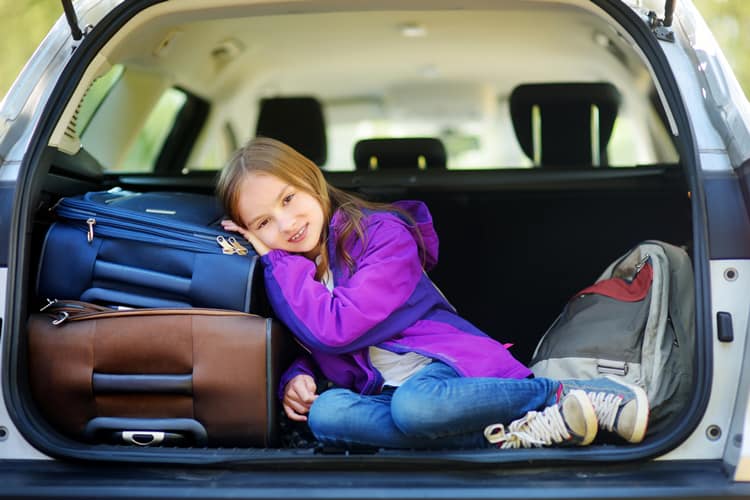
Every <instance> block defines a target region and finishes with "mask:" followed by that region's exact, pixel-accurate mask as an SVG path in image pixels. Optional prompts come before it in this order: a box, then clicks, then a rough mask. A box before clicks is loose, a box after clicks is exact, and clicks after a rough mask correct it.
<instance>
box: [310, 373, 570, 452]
mask: <svg viewBox="0 0 750 500" xmlns="http://www.w3.org/2000/svg"><path fill="white" fill-rule="evenodd" d="M559 386H560V383H559V382H557V381H553V380H550V379H545V378H534V379H520V380H518V379H503V378H467V377H461V376H459V375H458V374H457V373H456V372H455V370H453V369H452V368H451V367H449V366H448V365H446V364H444V363H440V362H437V361H433V362H432V363H430V364H429V365H427V366H425V367H424V368H422V369H421V370H420V371H418V372H417V373H416V374H415V375H414V376H412V377H411V378H410V379H409V380H407V381H406V382H405V383H404V384H403V385H402V386H400V387H396V388H394V387H386V388H384V389H383V391H382V392H381V393H380V394H374V395H361V394H357V393H355V392H352V391H350V390H348V389H340V388H335V389H330V390H328V391H326V392H324V393H322V394H321V395H320V396H318V398H317V399H316V400H315V402H314V403H313V405H312V407H311V408H310V414H309V416H308V424H309V426H310V429H311V430H312V432H313V434H314V435H315V437H316V438H317V439H318V441H320V442H321V443H322V444H324V445H327V446H335V447H341V448H358V447H375V448H432V449H435V448H453V449H456V448H485V447H489V446H490V444H489V443H487V441H486V440H485V438H484V435H483V431H484V428H485V427H486V426H487V425H490V424H496V423H506V424H507V423H510V422H512V421H513V420H515V419H517V418H520V417H522V416H524V415H525V414H526V413H527V412H528V411H531V410H540V409H543V408H545V407H547V406H549V405H551V404H554V403H555V402H556V400H557V390H558V388H559Z"/></svg>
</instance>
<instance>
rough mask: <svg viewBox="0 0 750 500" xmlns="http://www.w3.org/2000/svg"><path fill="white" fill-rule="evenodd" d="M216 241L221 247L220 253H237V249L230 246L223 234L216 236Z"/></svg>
mask: <svg viewBox="0 0 750 500" xmlns="http://www.w3.org/2000/svg"><path fill="white" fill-rule="evenodd" d="M216 242H217V243H218V244H219V246H220V247H221V253H225V254H227V255H234V254H235V253H237V249H236V248H234V246H232V244H231V243H229V242H228V241H227V240H226V238H224V237H223V236H221V235H219V236H217V237H216Z"/></svg>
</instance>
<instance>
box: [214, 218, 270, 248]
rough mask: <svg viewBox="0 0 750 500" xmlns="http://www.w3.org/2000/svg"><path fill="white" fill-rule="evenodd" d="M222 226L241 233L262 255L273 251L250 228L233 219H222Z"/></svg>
mask: <svg viewBox="0 0 750 500" xmlns="http://www.w3.org/2000/svg"><path fill="white" fill-rule="evenodd" d="M221 227H223V228H224V230H225V231H232V232H234V233H240V234H241V235H242V237H243V238H245V239H246V240H247V241H249V242H250V244H251V245H252V246H253V248H254V249H255V252H256V253H257V254H258V255H260V256H261V257H262V256H264V255H265V254H267V253H268V252H270V251H271V249H270V248H268V247H267V246H266V245H265V244H264V243H263V242H262V241H260V239H259V238H258V237H257V236H255V235H254V234H253V233H252V232H251V231H250V230H249V229H245V228H244V227H242V226H240V225H239V224H237V223H236V222H234V221H232V220H223V221H221Z"/></svg>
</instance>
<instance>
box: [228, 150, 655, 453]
mask: <svg viewBox="0 0 750 500" xmlns="http://www.w3.org/2000/svg"><path fill="white" fill-rule="evenodd" d="M217 192H218V195H219V197H220V199H221V200H222V202H223V204H224V206H225V208H226V211H227V213H228V214H229V216H230V217H231V219H232V220H231V221H224V223H223V225H224V227H225V229H227V230H231V231H238V232H239V233H241V234H242V235H243V236H244V237H245V238H246V239H247V240H248V241H249V242H250V243H251V244H252V245H253V247H254V248H255V250H256V251H257V253H258V254H259V255H260V256H261V262H262V263H263V265H264V274H265V283H266V288H267V292H268V296H269V300H270V301H271V305H272V307H273V309H274V312H275V313H276V315H277V316H278V318H279V319H280V320H281V321H283V322H284V323H285V324H286V325H287V327H288V328H289V329H290V330H291V331H292V333H293V334H294V335H295V337H296V338H297V340H299V342H300V343H301V344H302V345H303V346H304V347H305V348H306V350H307V351H308V353H309V354H308V355H305V356H303V357H301V358H299V359H297V360H296V361H295V362H294V363H293V364H292V366H291V367H290V368H289V369H288V370H287V371H286V373H285V374H284V376H283V378H282V381H281V386H280V393H279V396H280V398H281V399H282V403H283V407H284V411H285V412H286V414H287V416H288V417H289V418H290V419H291V420H295V421H307V423H308V425H309V427H310V430H311V431H312V433H313V434H314V435H315V437H316V438H317V439H318V440H319V441H320V442H321V443H323V444H325V445H328V446H337V447H345V448H352V447H361V446H365V447H384V448H466V447H472V448H476V447H486V446H489V445H491V444H492V445H497V446H501V447H506V448H509V447H513V448H515V447H531V446H544V445H552V444H566V445H569V444H574V445H586V444H589V443H590V442H591V441H592V440H593V439H594V437H595V436H596V433H597V429H598V428H599V427H601V428H604V429H606V430H609V431H613V432H615V433H617V434H619V435H620V436H622V437H623V438H625V439H626V440H628V441H630V442H638V441H640V440H641V439H643V436H644V434H645V430H646V422H647V417H648V403H647V401H646V396H645V393H644V391H643V390H642V389H640V388H635V387H630V386H624V385H622V384H620V383H617V382H615V381H613V380H609V379H596V380H590V381H564V382H562V383H561V382H559V381H554V380H550V379H545V378H533V375H532V373H531V371H530V370H529V369H528V368H526V367H525V366H523V365H522V364H521V363H520V362H518V361H517V360H516V359H514V358H513V356H512V355H511V354H510V353H509V352H508V350H507V349H506V348H505V347H504V346H503V345H502V344H500V343H498V342H497V341H495V340H493V339H492V338H490V337H489V336H487V335H486V334H484V333H483V332H481V331H480V330H479V329H477V328H476V327H475V326H474V325H472V324H471V323H469V322H468V321H466V320H464V319H463V318H461V317H460V316H459V315H458V314H457V313H456V311H455V310H454V309H453V307H452V306H451V305H450V304H449V303H448V302H447V300H446V299H445V297H444V296H443V295H442V294H441V293H440V291H439V290H438V289H437V288H436V287H435V285H434V284H433V283H432V282H431V281H430V279H429V278H428V277H427V274H426V273H425V270H429V269H430V268H431V267H432V266H434V265H435V264H436V261H437V249H438V239H437V235H436V234H435V231H434V228H433V226H432V220H431V216H430V213H429V212H428V210H427V207H426V206H425V205H424V204H422V203H420V202H416V201H411V202H397V203H394V204H393V205H382V204H375V203H369V202H365V201H364V200H361V199H359V198H357V197H355V196H353V195H351V194H348V193H346V192H343V191H341V190H339V189H336V188H334V187H333V186H330V185H329V184H328V183H327V182H326V180H325V178H324V177H323V174H322V172H321V171H320V169H319V168H318V167H317V166H316V165H315V164H314V163H313V162H311V161H310V160H308V159H307V158H305V157H304V156H303V155H301V154H300V153H298V152H297V151H295V150H294V149H292V148H291V147H289V146H287V145H285V144H283V143H281V142H279V141H276V140H273V139H268V138H256V139H253V140H251V141H250V142H249V143H248V144H247V145H245V146H244V147H243V148H241V149H240V150H239V151H237V153H236V154H235V156H234V157H233V158H232V159H231V161H230V163H229V164H228V165H227V167H226V168H225V169H224V171H223V172H222V173H221V177H220V179H219V182H218V186H217ZM469 250H470V249H469ZM321 374H322V375H323V376H324V377H325V378H327V379H328V380H330V381H332V382H333V384H334V386H335V388H333V389H330V390H327V391H325V392H323V393H321V394H317V389H318V387H317V384H316V378H318V377H319V375H321ZM497 422H499V424H498V423H497ZM505 424H508V425H507V426H506V425H505Z"/></svg>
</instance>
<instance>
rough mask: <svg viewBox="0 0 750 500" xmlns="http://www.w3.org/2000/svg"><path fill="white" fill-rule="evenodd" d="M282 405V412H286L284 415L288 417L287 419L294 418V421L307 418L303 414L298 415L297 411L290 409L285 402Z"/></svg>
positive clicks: (302, 420) (301, 420) (303, 420)
mask: <svg viewBox="0 0 750 500" xmlns="http://www.w3.org/2000/svg"><path fill="white" fill-rule="evenodd" d="M283 406H284V412H285V413H286V416H287V417H289V420H294V421H295V422H305V421H306V420H307V417H306V416H305V415H300V414H299V413H297V412H295V411H294V410H293V409H291V408H290V407H289V406H288V405H286V404H285V405H283Z"/></svg>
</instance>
